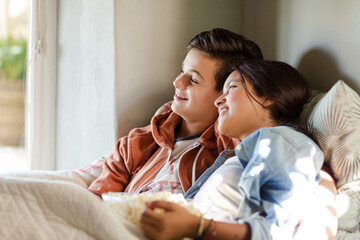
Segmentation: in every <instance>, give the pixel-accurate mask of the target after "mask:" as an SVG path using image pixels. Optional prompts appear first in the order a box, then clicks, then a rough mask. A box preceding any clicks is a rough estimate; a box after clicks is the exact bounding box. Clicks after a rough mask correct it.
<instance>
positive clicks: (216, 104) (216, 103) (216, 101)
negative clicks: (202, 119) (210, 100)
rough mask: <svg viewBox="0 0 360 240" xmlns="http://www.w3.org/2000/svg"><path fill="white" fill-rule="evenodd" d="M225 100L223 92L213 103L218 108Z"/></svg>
mask: <svg viewBox="0 0 360 240" xmlns="http://www.w3.org/2000/svg"><path fill="white" fill-rule="evenodd" d="M224 102H225V94H222V95H221V96H220V97H218V98H217V99H216V100H215V102H214V104H215V107H217V108H219V107H220V106H221V105H222V104H224Z"/></svg>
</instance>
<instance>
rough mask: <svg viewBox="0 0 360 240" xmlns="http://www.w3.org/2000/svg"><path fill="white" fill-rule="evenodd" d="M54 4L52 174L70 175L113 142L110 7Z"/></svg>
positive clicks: (92, 1) (82, 0)
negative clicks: (55, 63) (55, 62)
mask: <svg viewBox="0 0 360 240" xmlns="http://www.w3.org/2000/svg"><path fill="white" fill-rule="evenodd" d="M58 3H59V5H58V50H57V54H58V73H57V112H56V114H57V117H56V124H57V128H56V168H57V169H71V168H74V167H79V166H84V165H86V164H89V163H91V162H92V161H93V160H95V159H96V158H97V157H99V156H101V155H102V154H104V153H106V152H108V151H109V150H111V149H112V147H113V143H114V141H115V139H116V130H115V129H116V119H115V117H114V111H115V96H114V93H115V91H114V84H115V63H114V60H115V46H114V38H115V34H114V3H113V1H112V0H106V1H98V0H76V1H72V0H61V1H58Z"/></svg>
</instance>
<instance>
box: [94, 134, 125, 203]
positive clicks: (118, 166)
mask: <svg viewBox="0 0 360 240" xmlns="http://www.w3.org/2000/svg"><path fill="white" fill-rule="evenodd" d="M127 149H129V148H128V137H122V138H120V139H119V140H118V141H117V142H116V145H115V149H114V151H113V153H112V154H111V156H110V157H108V158H107V159H106V160H105V162H104V164H103V166H102V172H101V174H100V176H99V177H98V178H97V179H95V181H94V182H93V183H92V184H91V185H90V186H89V188H88V189H89V190H90V191H91V192H93V193H95V194H97V195H98V196H100V197H101V194H102V193H105V192H122V191H124V189H125V188H126V186H127V184H128V182H129V179H130V176H131V172H130V171H129V166H128V164H126V160H127V155H128V154H129V153H128V151H127Z"/></svg>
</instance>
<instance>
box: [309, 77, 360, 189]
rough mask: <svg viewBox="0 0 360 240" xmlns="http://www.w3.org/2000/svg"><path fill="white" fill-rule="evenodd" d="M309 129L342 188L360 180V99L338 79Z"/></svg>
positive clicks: (319, 103)
mask: <svg viewBox="0 0 360 240" xmlns="http://www.w3.org/2000/svg"><path fill="white" fill-rule="evenodd" d="M307 127H308V130H309V131H310V133H312V134H313V136H314V138H315V139H316V140H317V141H318V144H319V146H320V148H321V149H322V150H323V152H324V154H325V162H326V163H328V164H329V165H330V168H331V170H332V172H333V174H334V177H335V178H336V179H337V187H338V188H339V187H340V186H342V185H343V184H345V183H348V182H352V181H355V180H357V179H359V177H360V144H359V143H360V97H359V95H358V94H357V93H356V92H355V91H354V90H353V89H351V88H350V87H349V86H348V85H347V84H346V83H345V82H343V81H342V80H339V81H338V82H337V83H336V84H335V85H334V86H333V87H332V88H331V89H330V91H329V92H328V93H326V94H325V96H323V97H322V98H321V99H320V100H319V101H318V103H317V104H316V105H315V107H314V109H313V110H312V112H311V114H310V115H309V119H308V121H307Z"/></svg>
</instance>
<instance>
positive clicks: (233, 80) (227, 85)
mask: <svg viewBox="0 0 360 240" xmlns="http://www.w3.org/2000/svg"><path fill="white" fill-rule="evenodd" d="M232 82H239V80H238V79H231V80H230V81H229V82H227V83H226V84H225V86H224V90H226V89H228V88H229V85H230V83H232ZM224 90H223V91H224Z"/></svg>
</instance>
